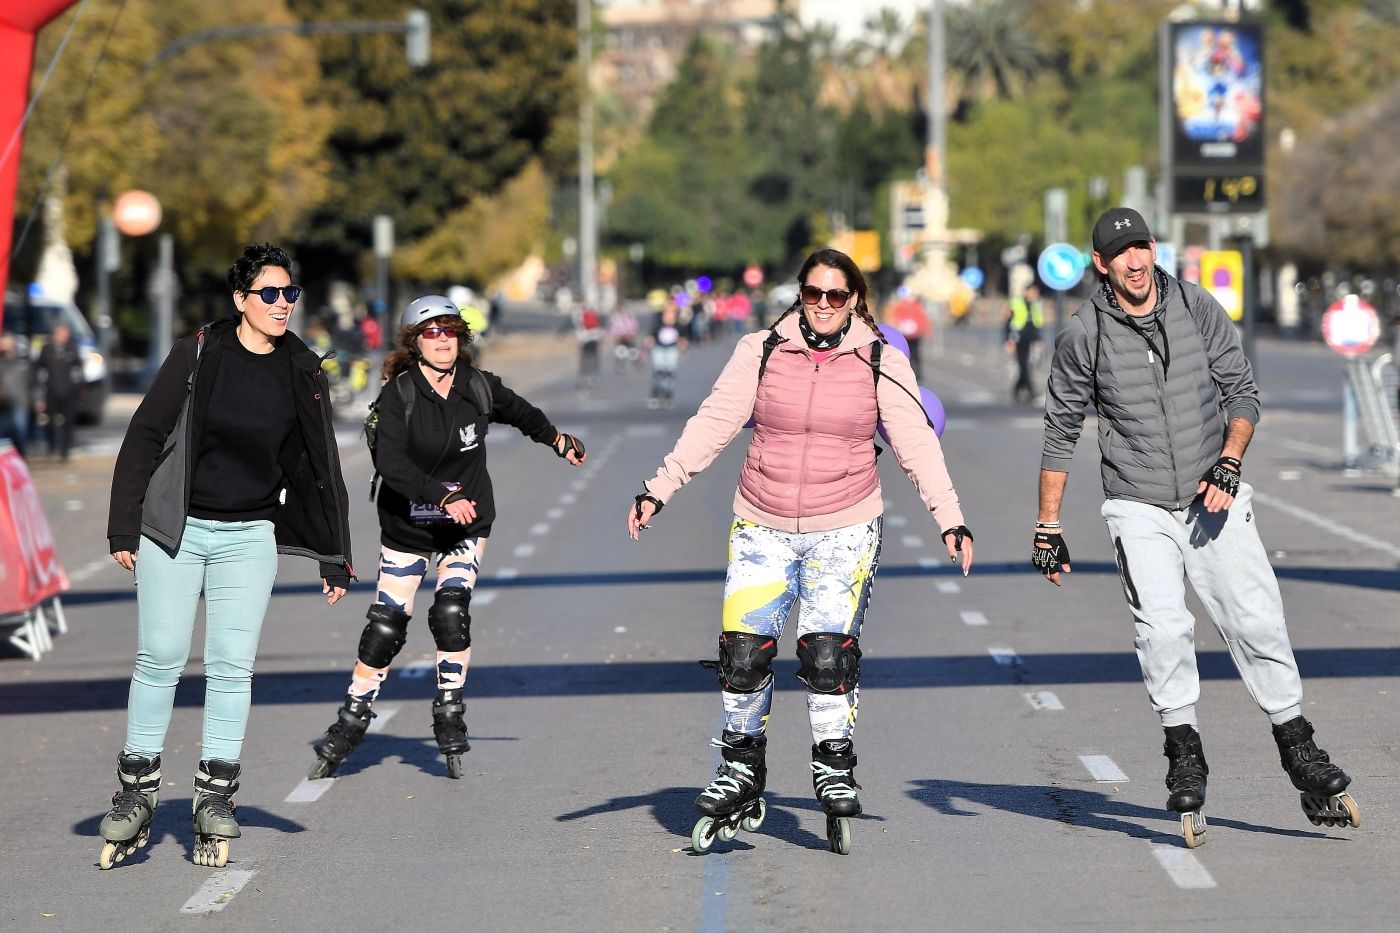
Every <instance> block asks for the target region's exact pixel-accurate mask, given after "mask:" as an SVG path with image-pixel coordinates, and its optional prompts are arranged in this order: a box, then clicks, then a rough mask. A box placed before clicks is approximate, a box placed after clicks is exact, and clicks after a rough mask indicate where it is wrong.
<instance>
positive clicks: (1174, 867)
mask: <svg viewBox="0 0 1400 933" xmlns="http://www.w3.org/2000/svg"><path fill="white" fill-rule="evenodd" d="M1152 855H1153V857H1154V858H1156V859H1157V864H1159V865H1161V866H1162V867H1163V868H1165V869H1166V870H1167V874H1168V875H1170V876H1171V879H1172V881H1175V882H1176V886H1177V887H1178V888H1213V887H1215V879H1214V878H1212V877H1211V876H1210V872H1208V871H1206V867H1205V866H1204V865H1202V864H1201V863H1200V862H1199V861H1197V860H1196V853H1194V852H1192V851H1191V850H1190V849H1180V848H1177V847H1176V846H1164V845H1153V846H1152Z"/></svg>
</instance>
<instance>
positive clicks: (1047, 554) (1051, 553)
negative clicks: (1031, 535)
mask: <svg viewBox="0 0 1400 933" xmlns="http://www.w3.org/2000/svg"><path fill="white" fill-rule="evenodd" d="M1042 544H1048V545H1049V547H1041V545H1042ZM1031 563H1032V564H1034V565H1035V569H1036V570H1039V571H1040V572H1041V573H1043V574H1045V575H1046V576H1047V577H1048V576H1050V574H1052V573H1059V572H1060V566H1061V565H1062V564H1068V563H1069V547H1068V546H1067V545H1066V544H1065V537H1064V535H1062V534H1060V533H1059V532H1058V531H1056V532H1049V531H1037V532H1036V533H1035V544H1034V546H1033V547H1032V548H1031Z"/></svg>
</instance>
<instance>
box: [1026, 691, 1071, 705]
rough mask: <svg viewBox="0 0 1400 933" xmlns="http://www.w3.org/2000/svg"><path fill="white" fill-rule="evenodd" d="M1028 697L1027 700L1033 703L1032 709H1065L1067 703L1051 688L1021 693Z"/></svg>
mask: <svg viewBox="0 0 1400 933" xmlns="http://www.w3.org/2000/svg"><path fill="white" fill-rule="evenodd" d="M1021 695H1022V696H1023V697H1025V698H1026V702H1027V703H1029V704H1030V705H1031V709H1064V708H1065V705H1064V704H1063V703H1061V702H1060V698H1059V697H1057V696H1055V694H1053V693H1051V692H1050V691H1049V690H1037V691H1035V692H1034V693H1023V694H1021Z"/></svg>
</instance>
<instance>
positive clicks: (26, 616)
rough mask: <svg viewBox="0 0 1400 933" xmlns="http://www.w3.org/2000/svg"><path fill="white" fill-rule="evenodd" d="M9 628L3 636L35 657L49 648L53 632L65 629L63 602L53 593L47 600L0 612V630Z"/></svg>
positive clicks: (41, 655) (57, 632)
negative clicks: (4, 613)
mask: <svg viewBox="0 0 1400 933" xmlns="http://www.w3.org/2000/svg"><path fill="white" fill-rule="evenodd" d="M4 629H10V632H9V634H8V635H6V636H5V638H6V640H7V641H8V642H9V643H10V644H11V645H13V646H14V647H15V648H17V649H19V650H20V651H21V652H22V653H24V654H25V655H26V656H27V657H29V658H30V659H32V660H34V661H37V660H39V659H40V658H42V657H43V656H44V652H46V651H52V650H53V636H54V635H63V634H66V633H67V632H68V620H67V619H66V618H64V615H63V604H62V603H61V602H60V601H59V599H58V597H57V596H55V597H53V598H52V599H50V600H48V602H47V603H40V604H39V605H37V606H35V607H34V608H32V609H29V610H27V611H25V612H21V613H17V614H15V615H9V616H0V631H2V630H4Z"/></svg>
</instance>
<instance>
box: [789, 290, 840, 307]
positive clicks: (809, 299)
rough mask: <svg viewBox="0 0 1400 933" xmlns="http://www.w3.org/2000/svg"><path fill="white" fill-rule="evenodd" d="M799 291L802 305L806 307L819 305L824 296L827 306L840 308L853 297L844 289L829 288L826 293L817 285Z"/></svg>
mask: <svg viewBox="0 0 1400 933" xmlns="http://www.w3.org/2000/svg"><path fill="white" fill-rule="evenodd" d="M799 291H800V292H801V294H802V303H803V304H805V305H814V304H817V303H818V302H820V301H821V300H822V295H825V296H826V303H827V304H829V305H831V307H833V308H839V307H842V306H843V305H845V303H846V302H847V301H848V300H849V299H850V297H851V293H850V291H848V290H847V289H844V288H828V289H827V290H826V291H822V290H821V289H820V288H817V287H816V286H815V285H804V286H802V288H801V289H800V290H799Z"/></svg>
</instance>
